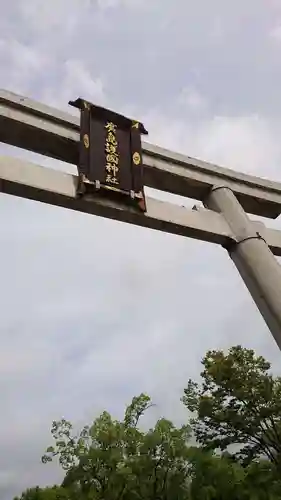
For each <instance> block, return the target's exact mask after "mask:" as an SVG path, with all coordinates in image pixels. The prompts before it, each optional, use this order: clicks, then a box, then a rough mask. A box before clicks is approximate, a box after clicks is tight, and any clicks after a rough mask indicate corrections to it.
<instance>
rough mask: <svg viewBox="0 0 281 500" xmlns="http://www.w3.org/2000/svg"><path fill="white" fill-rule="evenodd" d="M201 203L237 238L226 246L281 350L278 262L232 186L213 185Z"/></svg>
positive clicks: (280, 276) (280, 269)
mask: <svg viewBox="0 0 281 500" xmlns="http://www.w3.org/2000/svg"><path fill="white" fill-rule="evenodd" d="M204 204H205V206H206V207H207V208H210V209H212V210H214V211H216V212H220V213H221V214H222V215H223V216H224V217H225V219H226V221H227V222H228V224H229V226H230V228H231V230H232V231H233V234H234V236H235V237H236V242H234V243H233V244H232V245H231V246H230V247H229V248H226V249H227V251H228V253H229V255H230V257H231V259H232V261H233V262H234V264H235V266H236V267H237V269H238V271H239V273H240V275H241V277H242V279H243V280H244V282H245V284H246V286H247V288H248V290H249V292H250V294H251V295H252V297H253V299H254V301H255V303H256V305H257V306H258V308H259V310H260V312H261V314H262V315H263V317H264V319H265V321H266V323H267V325H268V327H269V329H270V331H271V333H272V335H273V337H274V338H275V341H276V342H277V344H278V347H279V349H280V350H281V266H280V265H279V263H278V262H277V260H276V259H275V257H274V255H273V253H272V252H271V250H270V249H269V247H268V245H267V243H266V241H265V240H264V239H263V238H262V237H261V236H260V234H259V233H258V232H257V231H256V230H255V227H254V224H253V223H252V222H251V221H250V219H249V217H248V215H247V214H246V212H245V211H244V209H243V208H242V206H241V205H240V203H239V201H238V200H237V198H236V196H235V195H234V193H233V192H232V191H231V189H229V188H228V187H225V186H219V187H214V188H213V189H212V191H211V193H210V194H209V196H208V198H207V199H206V200H205V202H204Z"/></svg>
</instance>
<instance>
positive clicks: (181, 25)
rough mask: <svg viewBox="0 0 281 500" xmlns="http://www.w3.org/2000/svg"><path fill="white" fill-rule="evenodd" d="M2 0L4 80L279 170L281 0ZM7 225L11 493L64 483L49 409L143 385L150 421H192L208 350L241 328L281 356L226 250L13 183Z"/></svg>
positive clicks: (103, 405)
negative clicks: (44, 457) (43, 199)
mask: <svg viewBox="0 0 281 500" xmlns="http://www.w3.org/2000/svg"><path fill="white" fill-rule="evenodd" d="M0 5H1V18H0V67H1V79H0V86H1V87H3V88H5V89H7V90H11V91H14V92H17V93H20V94H23V95H27V96H29V97H32V98H34V99H38V100H41V101H44V102H45V103H47V104H51V105H55V106H57V107H59V108H61V109H67V107H68V106H67V102H68V100H70V99H75V98H76V97H78V96H82V97H85V98H86V99H88V100H90V101H92V102H94V103H96V104H101V105H105V106H107V107H110V108H113V109H115V110H116V111H119V112H121V113H124V114H129V115H132V116H135V117H137V118H139V119H140V120H142V121H143V122H144V124H145V126H146V128H147V129H148V130H149V141H150V142H152V143H156V144H158V145H160V146H164V147H166V148H170V149H174V150H177V151H181V152H185V153H187V154H189V155H190V156H196V157H199V158H201V159H205V160H208V161H212V162H216V163H218V164H221V165H224V166H228V167H230V168H234V169H235V168H236V169H237V170H241V171H245V172H248V173H252V174H256V175H261V176H265V177H267V176H268V177H270V178H273V179H276V180H281V170H280V163H281V144H280V134H281V120H280V116H281V99H280V79H281V62H280V61H281V57H280V56H281V1H280V0H266V1H265V0H264V1H262V0H247V1H246V2H245V1H243V2H242V0H236V2H230V1H225V0H212V1H210V0H197V1H196V2H193V1H191V0H175V1H174V2H171V1H169V0H56V1H55V0H49V2H46V1H45V0H12V1H11V2H6V1H5V0H0ZM69 111H70V112H75V111H74V110H72V109H70V110H69ZM4 151H5V154H6V153H7V152H8V153H9V154H11V155H15V156H19V157H21V156H25V157H26V156H27V155H24V153H23V152H22V151H20V150H16V149H13V148H7V147H5V148H4V147H3V146H2V147H0V152H4ZM28 156H29V157H30V158H32V159H33V160H35V161H36V162H38V163H41V164H48V165H52V167H55V168H60V169H68V170H69V168H72V170H73V171H75V167H74V166H73V167H71V166H69V165H68V166H65V165H63V164H59V163H56V162H53V161H47V162H46V161H45V160H44V159H43V158H41V157H40V156H36V155H31V154H29V155H28ZM150 194H151V193H150ZM175 202H176V203H177V202H178V199H175ZM0 225H1V232H0V245H1V282H0V287H1V288H0V290H1V316H0V333H1V348H0V401H1V420H0V423H1V425H0V444H1V455H0V498H1V500H11V499H12V497H13V495H14V494H16V493H19V492H21V491H22V489H23V488H25V487H27V486H31V485H35V484H42V485H44V484H52V483H54V482H56V481H59V480H60V478H61V475H60V472H59V470H58V468H57V467H56V466H55V465H54V466H51V465H45V466H43V465H41V464H40V457H41V454H42V452H43V451H44V449H45V447H46V446H47V445H48V444H50V434H49V430H50V425H51V421H52V420H53V419H57V418H60V417H62V416H64V417H66V418H68V419H70V420H72V421H73V422H75V424H76V425H80V424H81V425H82V424H83V423H88V422H89V421H91V419H92V418H94V417H95V416H96V415H98V414H99V413H100V412H101V411H102V410H103V409H108V410H109V411H111V412H112V413H113V414H114V415H115V416H116V417H121V416H122V413H123V409H124V407H125V405H126V403H127V402H129V401H130V399H131V397H132V396H134V395H137V394H139V393H140V392H142V391H145V392H148V393H149V394H150V395H151V396H152V397H153V399H154V402H155V403H156V406H155V407H154V408H153V409H152V410H150V419H151V421H154V420H155V419H156V418H159V417H161V416H163V415H167V416H168V417H171V418H173V419H174V420H175V421H176V422H182V421H184V420H185V418H186V412H185V410H184V409H183V408H182V407H181V404H180V402H179V399H180V397H181V395H182V392H183V388H184V387H185V385H186V382H187V380H188V378H189V377H198V374H199V371H200V359H201V357H202V356H203V354H204V352H205V351H206V350H207V349H208V348H219V347H221V348H227V347H229V346H230V345H233V344H237V343H242V344H243V345H245V346H251V347H254V348H255V349H256V350H257V351H258V352H259V353H260V354H264V355H265V356H266V357H268V358H269V359H270V360H272V362H273V363H274V366H275V368H276V370H278V365H279V362H280V354H279V351H278V349H277V347H276V346H275V344H274V342H273V340H272V338H271V335H270V333H269V331H268V329H267V327H266V326H265V324H264V322H263V320H262V319H261V318H260V316H259V314H258V313H257V311H256V308H255V306H254V304H253V303H252V300H251V298H250V297H249V295H248V293H247V291H246V289H245V287H244V285H243V283H242V281H241V279H240V277H239V275H238V274H237V272H236V270H235V268H234V266H233V264H232V263H231V261H230V260H229V258H228V256H227V254H226V253H225V252H224V250H222V249H221V248H219V247H215V246H212V245H211V244H206V243H200V242H195V241H192V240H188V239H184V238H181V237H177V236H172V235H166V234H160V233H157V232H153V231H151V230H146V229H142V228H136V227H132V226H126V225H125V224H121V223H118V222H113V221H110V220H103V219H99V218H95V217H92V216H88V215H84V214H78V213H74V212H70V211H69V212H67V211H66V210H63V209H60V208H55V207H49V206H44V205H40V204H36V203H32V202H29V201H25V200H20V199H12V198H10V197H7V196H5V195H2V196H1V197H0ZM275 226H276V227H278V221H277V222H276V223H275ZM279 226H280V224H279Z"/></svg>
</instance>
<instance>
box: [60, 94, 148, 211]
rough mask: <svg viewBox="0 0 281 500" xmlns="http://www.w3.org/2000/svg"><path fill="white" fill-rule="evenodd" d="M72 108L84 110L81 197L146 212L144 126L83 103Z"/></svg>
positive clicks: (73, 103)
mask: <svg viewBox="0 0 281 500" xmlns="http://www.w3.org/2000/svg"><path fill="white" fill-rule="evenodd" d="M69 104H71V105H72V106H75V107H76V108H78V109H80V145H79V157H78V165H77V166H78V179H79V183H78V184H79V186H78V188H77V194H79V195H80V196H83V194H85V193H90V192H91V193H92V194H93V195H95V192H97V191H98V194H99V195H100V196H106V197H111V198H112V199H114V200H116V201H118V200H119V201H123V202H125V203H126V202H127V203H130V204H133V205H134V206H135V207H136V208H138V209H140V210H141V211H143V212H144V211H146V205H145V196H144V186H143V164H142V146H141V134H147V131H146V130H145V128H144V126H143V125H142V124H141V123H140V122H137V121H135V120H130V119H129V118H126V117H125V116H122V115H119V114H117V113H115V112H113V111H110V110H107V109H104V108H101V107H99V106H95V105H93V104H91V103H89V102H87V101H84V100H83V99H80V98H79V99H77V100H76V101H70V102H69Z"/></svg>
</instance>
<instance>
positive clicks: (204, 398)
mask: <svg viewBox="0 0 281 500" xmlns="http://www.w3.org/2000/svg"><path fill="white" fill-rule="evenodd" d="M202 364H203V366H204V370H203V371H202V373H201V377H202V384H201V385H199V384H197V383H195V382H194V381H192V380H189V382H188V386H187V388H186V389H185V391H184V397H183V402H184V404H185V405H186V406H187V408H188V409H189V410H190V411H191V412H193V413H194V414H195V417H194V418H193V419H192V420H191V425H192V428H193V431H194V433H195V436H196V439H197V442H198V443H199V444H200V445H202V446H203V447H204V448H206V449H212V450H215V449H219V450H221V451H224V450H226V449H228V448H229V447H230V445H232V447H234V448H232V452H233V455H235V456H236V457H237V458H238V459H241V460H242V462H243V463H244V464H247V463H250V462H251V461H252V460H255V459H258V458H260V457H267V458H268V459H269V460H270V461H271V462H272V463H274V464H276V465H279V464H280V457H281V378H280V377H277V378H274V377H273V376H272V374H271V373H270V363H269V362H268V361H266V360H265V359H264V358H263V357H262V356H256V355H255V353H254V351H253V350H251V349H243V348H242V347H241V346H236V347H232V348H231V349H230V350H229V352H228V354H226V355H225V354H224V353H223V352H222V351H208V352H207V354H206V356H205V357H204V359H203V361H202ZM233 449H234V451H233Z"/></svg>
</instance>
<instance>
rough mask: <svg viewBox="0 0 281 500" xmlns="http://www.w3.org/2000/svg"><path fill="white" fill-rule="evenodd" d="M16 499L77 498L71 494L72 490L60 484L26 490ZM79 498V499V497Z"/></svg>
mask: <svg viewBox="0 0 281 500" xmlns="http://www.w3.org/2000/svg"><path fill="white" fill-rule="evenodd" d="M14 500H76V499H74V497H73V496H71V494H70V492H69V491H67V490H66V489H65V488H63V487H60V486H53V487H51V488H48V487H47V488H39V486H36V487H35V488H30V489H28V490H26V491H25V492H24V493H22V495H21V496H20V497H15V498H14ZM77 500H78V499H77Z"/></svg>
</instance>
